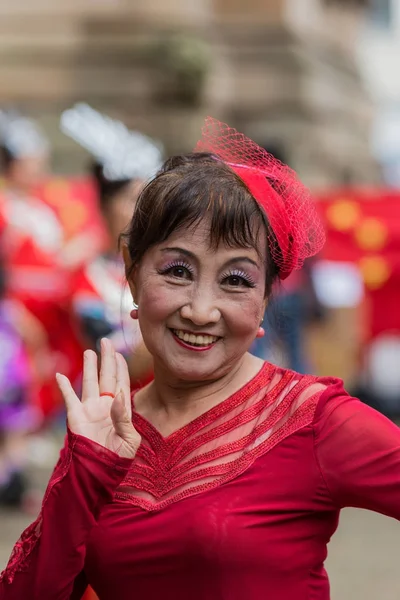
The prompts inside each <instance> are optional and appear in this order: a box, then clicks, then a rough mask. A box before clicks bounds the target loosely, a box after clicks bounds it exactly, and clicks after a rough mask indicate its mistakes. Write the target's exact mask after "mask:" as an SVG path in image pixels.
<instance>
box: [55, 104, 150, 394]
mask: <svg viewBox="0 0 400 600" xmlns="http://www.w3.org/2000/svg"><path fill="white" fill-rule="evenodd" d="M61 129H62V131H63V132H64V133H65V134H66V135H68V136H69V137H71V138H72V139H74V140H75V141H76V142H78V143H79V144H80V145H82V146H83V147H84V148H86V149H87V150H89V151H90V152H91V154H92V156H93V158H94V162H93V164H92V166H91V172H92V177H93V180H94V184H95V187H96V193H97V198H98V201H99V207H100V211H101V215H102V217H103V220H104V224H105V228H106V231H107V238H108V243H107V244H106V247H105V249H104V252H102V253H101V254H100V255H99V256H97V257H96V258H95V259H94V260H93V261H91V262H89V263H88V264H87V265H86V266H85V267H84V268H83V269H82V270H81V271H80V272H79V273H78V274H77V277H76V278H75V281H74V285H73V288H74V291H73V307H74V310H75V312H76V314H77V315H78V317H79V319H80V321H81V323H82V327H83V330H84V332H85V334H86V337H87V339H88V341H89V343H90V345H91V346H92V348H93V349H100V348H99V347H100V340H101V338H102V337H108V338H109V339H111V340H112V342H113V345H114V348H116V349H117V350H118V351H120V352H121V353H122V354H123V355H124V357H125V359H126V360H127V362H128V367H129V373H130V376H131V380H132V382H134V383H135V384H140V383H143V382H147V380H149V377H151V373H152V359H151V355H150V354H149V352H148V351H147V349H146V347H145V346H144V343H143V340H142V336H141V334H140V329H139V326H138V324H137V322H133V321H132V319H131V318H130V311H131V308H132V298H131V295H130V292H129V288H127V287H126V286H125V288H124V289H123V293H122V297H121V289H122V282H123V277H124V266H123V260H122V257H121V256H120V253H119V236H120V234H121V232H122V231H124V230H125V229H126V228H127V226H128V225H129V222H130V219H131V216H132V212H133V209H134V205H135V203H136V199H137V197H138V195H139V193H140V191H141V190H142V188H143V186H144V183H145V181H146V180H148V179H149V178H151V176H152V175H154V173H155V172H157V170H158V169H159V168H160V166H161V164H162V161H161V157H162V153H161V149H160V147H159V146H158V145H157V144H156V143H155V142H153V140H150V139H149V138H148V137H146V136H144V135H142V134H140V133H138V132H131V131H128V130H127V129H126V127H125V126H124V125H123V124H122V123H121V122H119V121H115V120H113V119H110V118H108V117H105V116H103V115H101V114H100V113H98V112H97V111H95V110H94V109H92V108H91V107H89V106H88V105H86V104H77V105H75V106H74V107H73V108H71V109H68V110H67V111H65V112H64V113H63V115H62V117H61ZM122 157H129V160H123V159H122Z"/></svg>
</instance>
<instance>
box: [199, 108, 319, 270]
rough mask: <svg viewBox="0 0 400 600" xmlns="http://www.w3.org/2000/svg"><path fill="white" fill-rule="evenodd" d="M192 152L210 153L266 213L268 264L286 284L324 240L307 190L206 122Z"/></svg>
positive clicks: (248, 144) (264, 155)
mask: <svg viewBox="0 0 400 600" xmlns="http://www.w3.org/2000/svg"><path fill="white" fill-rule="evenodd" d="M195 151H196V152H210V153H212V154H213V155H215V156H216V157H218V158H220V159H221V160H222V161H224V162H225V163H226V164H228V165H229V166H230V167H231V168H232V170H233V171H235V173H236V174H237V175H238V176H239V177H240V178H241V179H242V181H243V182H244V183H245V184H246V186H247V188H248V189H249V191H250V192H251V194H252V196H253V197H254V198H255V200H256V201H257V202H258V203H259V205H260V206H261V207H262V208H263V210H264V211H265V213H266V215H267V217H268V221H269V223H270V226H271V229H272V231H273V235H271V236H270V237H269V240H268V242H269V247H270V251H271V254H272V258H273V260H274V262H275V263H276V265H277V266H278V268H279V271H280V272H279V277H280V278H281V279H286V277H288V275H290V273H291V272H292V271H293V270H294V269H300V268H301V267H302V265H303V263H304V261H305V259H306V258H309V257H310V256H314V255H315V254H317V253H318V252H319V251H320V250H321V249H322V247H323V245H324V242H325V234H324V229H323V226H322V222H321V220H320V218H319V216H318V213H317V210H316V206H315V204H314V201H313V199H312V197H311V194H310V192H309V190H308V189H307V188H306V187H305V186H304V185H303V184H302V183H301V181H300V180H299V179H298V177H297V175H296V173H295V172H294V171H293V170H292V169H290V168H289V167H287V166H286V165H284V164H283V163H281V162H280V161H279V160H277V159H276V158H275V157H274V156H272V154H269V153H268V152H267V151H266V150H264V149H263V148H261V147H260V146H258V145H257V144H256V143H255V142H253V141H252V140H251V139H249V138H248V137H246V136H245V135H243V134H242V133H239V132H238V131H236V129H233V128H231V127H229V126H228V125H226V124H225V123H221V122H220V121H217V120H216V119H213V118H211V117H207V119H206V121H205V124H204V126H203V129H202V138H201V140H200V141H199V142H198V143H197V145H196V148H195Z"/></svg>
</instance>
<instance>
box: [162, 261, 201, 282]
mask: <svg viewBox="0 0 400 600" xmlns="http://www.w3.org/2000/svg"><path fill="white" fill-rule="evenodd" d="M158 273H159V274H160V275H167V276H168V277H173V278H174V279H191V278H192V275H193V267H192V266H191V265H189V264H188V263H184V262H180V261H179V262H173V263H170V264H169V265H167V266H166V267H163V268H162V269H159V271H158Z"/></svg>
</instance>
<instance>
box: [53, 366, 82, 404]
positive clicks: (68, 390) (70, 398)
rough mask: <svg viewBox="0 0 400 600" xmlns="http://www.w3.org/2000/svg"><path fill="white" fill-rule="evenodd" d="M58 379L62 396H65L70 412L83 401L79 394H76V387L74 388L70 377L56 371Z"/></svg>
mask: <svg viewBox="0 0 400 600" xmlns="http://www.w3.org/2000/svg"><path fill="white" fill-rule="evenodd" d="M56 381H57V385H58V387H59V390H60V392H61V394H62V397H63V398H64V402H65V407H66V409H67V413H69V412H71V411H72V410H73V409H74V408H75V407H76V406H77V405H80V403H81V402H80V400H79V398H78V396H77V395H76V394H75V392H74V389H73V387H72V385H71V382H70V380H69V379H68V377H65V375H61V373H56Z"/></svg>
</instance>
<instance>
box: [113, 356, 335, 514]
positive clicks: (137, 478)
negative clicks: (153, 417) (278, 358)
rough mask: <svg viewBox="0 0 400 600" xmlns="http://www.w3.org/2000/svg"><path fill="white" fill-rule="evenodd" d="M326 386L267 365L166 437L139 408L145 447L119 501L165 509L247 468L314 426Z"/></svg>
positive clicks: (120, 490)
mask: <svg viewBox="0 0 400 600" xmlns="http://www.w3.org/2000/svg"><path fill="white" fill-rule="evenodd" d="M324 388H325V386H324V385H322V384H320V383H318V381H317V379H316V378H315V377H312V376H303V375H298V374H297V373H294V372H292V371H284V370H280V369H277V368H276V367H273V366H272V365H269V364H265V365H264V367H263V368H262V369H261V371H260V372H259V373H258V375H256V377H255V378H253V380H251V381H250V383H249V384H247V385H246V386H245V387H244V388H242V389H241V390H239V391H238V392H236V393H235V394H234V395H233V396H231V397H230V398H228V399H227V400H225V401H224V402H222V403H221V404H219V405H217V406H215V407H214V408H213V409H211V410H210V411H208V412H206V413H205V414H204V415H202V416H200V417H198V418H197V419H195V420H194V421H192V422H190V423H189V424H188V425H186V426H185V427H183V428H181V429H179V430H178V431H176V432H175V433H173V434H172V435H170V436H168V437H167V438H163V437H162V435H161V434H160V433H159V432H158V431H157V430H156V429H155V428H154V427H153V426H152V425H151V424H150V423H149V422H148V421H147V420H145V419H144V418H142V417H141V416H140V415H138V414H137V413H135V412H134V413H133V422H134V425H135V427H136V429H137V430H138V431H139V433H140V434H141V436H142V444H141V446H140V448H139V450H138V453H137V455H136V458H135V462H134V464H133V466H132V469H131V470H130V471H129V473H128V475H127V476H126V477H125V479H124V480H123V482H122V483H121V485H120V486H119V488H118V490H117V492H116V494H115V498H116V499H118V500H122V501H126V502H130V503H132V504H135V505H137V506H140V507H142V508H144V509H146V510H149V511H151V510H158V509H160V508H163V507H165V506H167V505H168V504H171V503H172V502H176V501H178V500H182V499H183V498H186V497H188V496H191V495H193V494H198V493H200V492H202V491H206V490H209V489H211V488H213V487H216V486H218V485H221V484H223V483H225V482H227V481H229V480H231V479H233V478H234V477H236V476H238V475H239V474H240V473H243V471H245V470H246V469H247V468H248V467H249V466H250V465H251V464H252V463H253V462H254V460H255V459H256V458H257V457H259V456H261V455H262V454H264V453H266V452H268V451H269V450H271V448H273V447H274V446H275V445H276V444H278V443H279V442H280V441H281V440H283V439H284V438H285V437H287V436H289V435H290V434H292V433H294V432H295V431H297V430H299V429H300V428H302V427H304V426H306V425H309V424H310V423H311V422H312V420H313V417H314V412H315V408H316V404H317V401H318V397H319V395H320V393H321V392H322V390H323V389H324Z"/></svg>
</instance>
